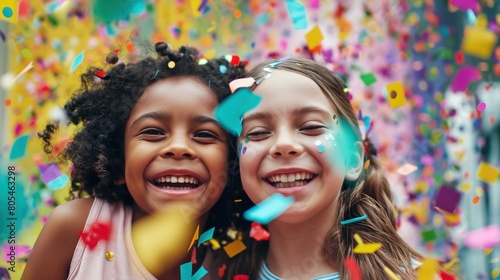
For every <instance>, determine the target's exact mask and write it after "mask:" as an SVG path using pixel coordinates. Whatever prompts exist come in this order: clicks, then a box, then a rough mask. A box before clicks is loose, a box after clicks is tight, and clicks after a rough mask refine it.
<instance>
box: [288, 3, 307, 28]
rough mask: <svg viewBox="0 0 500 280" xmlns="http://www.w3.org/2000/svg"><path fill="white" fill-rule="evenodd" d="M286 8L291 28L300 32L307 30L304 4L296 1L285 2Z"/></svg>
mask: <svg viewBox="0 0 500 280" xmlns="http://www.w3.org/2000/svg"><path fill="white" fill-rule="evenodd" d="M286 8H287V9H288V13H289V14H290V18H291V19H292V22H293V28H295V29H297V30H302V29H306V28H307V15H306V8H305V7H304V4H302V3H301V2H299V1H297V0H286Z"/></svg>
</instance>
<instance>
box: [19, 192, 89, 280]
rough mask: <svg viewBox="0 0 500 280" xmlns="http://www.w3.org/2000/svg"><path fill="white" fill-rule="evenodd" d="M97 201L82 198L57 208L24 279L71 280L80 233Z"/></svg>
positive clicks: (27, 267) (39, 238) (40, 236)
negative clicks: (71, 265) (70, 269)
mask: <svg viewBox="0 0 500 280" xmlns="http://www.w3.org/2000/svg"><path fill="white" fill-rule="evenodd" d="M93 202H94V200H93V199H91V198H81V199H76V200H72V201H69V202H66V203H64V204H61V205H59V206H57V207H56V208H55V209H54V210H53V211H52V213H51V214H50V216H49V218H48V219H47V222H46V223H45V225H44V227H43V229H42V231H41V232H40V235H39V236H38V239H37V240H36V242H35V245H34V246H33V251H32V253H31V255H30V257H29V259H28V262H27V264H26V268H25V269H24V273H23V276H22V279H23V280H29V279H67V277H68V273H69V266H70V264H71V259H72V258H73V252H74V251H75V247H76V244H77V243H78V240H79V238H80V233H81V232H82V231H83V229H84V227H85V222H86V221H87V217H88V214H89V212H90V209H91V208H92V203H93Z"/></svg>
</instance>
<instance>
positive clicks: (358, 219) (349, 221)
mask: <svg viewBox="0 0 500 280" xmlns="http://www.w3.org/2000/svg"><path fill="white" fill-rule="evenodd" d="M367 217H368V216H367V215H366V214H364V215H363V216H360V217H356V218H352V219H349V220H344V221H341V222H340V224H341V225H348V224H352V223H357V222H359V221H363V220H366V218H367Z"/></svg>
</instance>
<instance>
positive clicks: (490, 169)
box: [476, 161, 500, 184]
mask: <svg viewBox="0 0 500 280" xmlns="http://www.w3.org/2000/svg"><path fill="white" fill-rule="evenodd" d="M476 176H477V178H478V179H479V180H481V181H484V182H486V183H489V184H494V183H495V182H496V181H497V180H498V177H500V169H499V168H497V167H495V166H493V165H491V164H488V163H487V162H484V161H483V162H481V163H480V164H479V167H478V168H477V173H476Z"/></svg>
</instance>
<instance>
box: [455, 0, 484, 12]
mask: <svg viewBox="0 0 500 280" xmlns="http://www.w3.org/2000/svg"><path fill="white" fill-rule="evenodd" d="M450 4H452V5H453V6H455V7H457V8H458V9H460V10H464V11H467V10H469V9H470V10H472V11H473V12H474V13H477V12H478V11H479V10H478V3H477V0H451V1H450Z"/></svg>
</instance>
